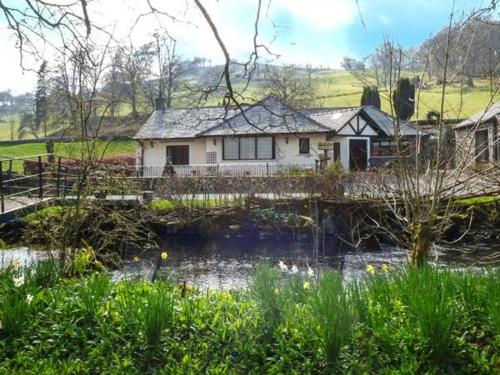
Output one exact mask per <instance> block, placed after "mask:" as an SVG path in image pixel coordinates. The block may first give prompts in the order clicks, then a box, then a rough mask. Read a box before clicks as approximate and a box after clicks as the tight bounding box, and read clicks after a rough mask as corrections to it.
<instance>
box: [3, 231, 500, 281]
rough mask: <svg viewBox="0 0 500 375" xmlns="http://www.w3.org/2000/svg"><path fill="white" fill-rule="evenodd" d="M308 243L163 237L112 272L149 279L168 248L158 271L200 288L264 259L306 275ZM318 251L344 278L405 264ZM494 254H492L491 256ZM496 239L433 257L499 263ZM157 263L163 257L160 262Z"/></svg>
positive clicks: (8, 257)
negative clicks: (156, 245)
mask: <svg viewBox="0 0 500 375" xmlns="http://www.w3.org/2000/svg"><path fill="white" fill-rule="evenodd" d="M312 248H313V247H312V243H311V241H310V240H308V239H303V240H302V241H284V240H279V241H278V240H259V239H257V238H256V239H249V238H244V239H243V238H240V239H238V238H222V239H214V240H206V239H205V240H197V239H193V238H184V239H182V238H181V239H165V240H164V241H163V243H162V246H161V249H160V250H150V251H146V252H144V253H143V254H140V256H139V261H138V262H137V261H135V260H134V259H133V257H132V256H131V257H130V259H128V260H127V262H126V264H125V266H124V268H123V269H121V270H118V271H115V272H114V273H113V275H114V279H115V280H119V279H123V278H146V279H150V278H151V275H152V273H153V271H154V270H155V268H156V265H157V264H158V263H159V254H160V252H161V251H166V252H167V253H168V259H167V260H166V262H163V263H162V264H164V266H162V267H161V270H162V272H164V273H166V274H168V275H169V276H170V277H171V278H172V279H173V280H174V281H175V282H176V283H182V282H184V281H185V282H186V283H187V284H189V285H194V286H197V287H199V288H201V289H207V288H210V289H239V288H244V287H246V286H248V284H249V282H250V280H251V275H252V272H253V270H254V268H255V266H256V265H257V264H259V263H262V262H267V263H269V264H271V265H277V264H278V263H279V262H280V261H282V262H284V263H285V264H286V265H287V266H288V268H289V269H290V268H291V267H292V266H293V265H295V266H296V267H297V268H298V270H299V272H300V273H303V274H305V273H306V272H307V269H308V267H309V266H314V264H313V263H314V261H313V254H312ZM325 249H326V250H325V251H324V252H323V251H321V254H320V260H319V267H320V269H322V270H325V269H337V270H341V271H342V273H343V275H344V277H345V278H346V279H352V278H358V277H365V276H366V275H367V273H366V266H367V265H368V264H371V265H373V266H374V267H375V268H376V269H377V271H378V272H382V265H388V266H389V267H390V268H392V269H394V268H398V267H400V266H402V265H404V264H406V262H407V259H406V252H405V251H403V250H401V249H399V248H396V247H392V246H387V245H382V247H381V249H380V250H378V251H375V250H370V249H364V250H363V251H360V250H358V251H356V250H353V249H348V250H346V249H344V250H342V251H338V243H332V242H326V243H325ZM492 254H496V257H492ZM499 254H500V243H496V244H485V243H481V244H471V245H464V244H459V245H454V246H448V247H435V248H433V250H432V254H431V262H432V263H434V264H438V265H441V266H447V267H453V268H461V267H466V266H468V267H471V266H472V267H483V266H485V265H488V266H489V265H493V266H499V265H500V255H499ZM41 256H43V254H41V253H39V252H36V251H30V250H29V249H27V248H18V249H10V250H2V251H0V266H1V265H2V264H3V265H5V264H8V262H10V261H13V260H16V259H17V260H19V261H20V262H21V263H22V264H27V263H29V262H30V261H33V260H36V259H39V258H40V257H41ZM160 263H161V262H160Z"/></svg>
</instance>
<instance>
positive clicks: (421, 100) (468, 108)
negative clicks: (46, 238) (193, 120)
mask: <svg viewBox="0 0 500 375" xmlns="http://www.w3.org/2000/svg"><path fill="white" fill-rule="evenodd" d="M300 74H301V78H304V77H305V73H303V72H302V73H300ZM408 75H410V74H408ZM311 77H312V80H313V87H314V100H313V106H315V107H349V106H358V105H359V104H360V100H361V93H362V90H363V85H364V83H363V82H361V81H360V80H359V79H358V78H356V77H354V76H353V75H352V74H350V73H349V72H346V71H344V70H322V71H316V72H314V73H313V74H312V76H311ZM363 79H366V80H367V81H369V82H371V83H375V82H374V81H373V79H372V78H370V77H368V76H366V77H363ZM263 84H264V81H262V80H256V81H254V82H252V83H251V85H250V86H249V87H248V88H246V90H245V91H244V92H242V91H243V90H244V88H245V86H246V81H239V82H238V81H237V80H235V82H234V84H233V88H234V90H235V92H237V93H242V97H243V99H242V101H244V102H246V103H251V102H254V101H256V100H259V99H260V98H262V97H263V95H265V89H264V87H263ZM474 84H475V87H474V88H467V87H464V86H462V85H460V84H459V83H451V84H449V86H448V88H447V90H446V96H445V101H444V113H445V115H444V117H445V118H449V119H456V118H464V117H467V116H470V115H472V114H474V113H476V112H479V111H481V110H483V109H484V108H485V107H486V106H487V105H488V104H489V103H490V102H495V101H498V100H500V93H498V92H497V93H496V95H494V97H493V98H492V95H491V92H490V82H489V81H488V80H484V79H476V80H475V81H474ZM379 90H380V93H381V101H382V109H383V110H384V111H386V112H388V113H391V108H390V102H389V98H388V92H387V90H384V89H382V88H379ZM222 95H223V93H217V94H214V95H212V96H210V97H209V98H208V99H207V101H206V102H203V103H204V104H205V105H217V104H220V103H221V102H222ZM198 99H199V97H198V94H193V95H190V96H189V97H188V98H187V99H186V98H184V99H183V100H178V99H174V102H173V104H174V106H188V105H189V103H190V102H191V101H195V102H198ZM139 102H141V103H142V102H145V100H139ZM417 107H418V113H416V114H415V116H414V119H415V118H419V119H425V117H426V114H427V112H429V111H431V110H437V111H440V109H441V87H440V86H438V85H430V84H428V88H426V89H422V90H421V92H420V95H419V97H418V105H417ZM138 109H139V111H143V112H144V113H143V114H146V112H147V111H148V109H147V108H146V107H144V106H143V105H142V104H141V105H139V108H138ZM117 110H118V114H117V115H118V116H127V115H129V114H130V112H131V106H130V105H129V104H128V103H122V104H121V105H120V106H119V108H118V109H117ZM108 114H109V113H108ZM14 116H15V125H14V131H11V127H10V119H11V117H12V116H4V117H3V118H1V119H0V120H2V121H0V140H9V139H11V135H12V134H13V135H14V138H15V139H17V129H18V127H19V116H17V115H14ZM136 125H137V127H138V126H139V125H140V124H136ZM28 138H29V136H28ZM31 138H32V136H31Z"/></svg>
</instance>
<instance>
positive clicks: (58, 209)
mask: <svg viewBox="0 0 500 375" xmlns="http://www.w3.org/2000/svg"><path fill="white" fill-rule="evenodd" d="M68 208H69V207H63V206H51V207H45V208H43V209H41V210H38V211H35V212H32V213H30V214H28V215H26V216H25V217H24V218H23V221H24V222H25V223H26V224H33V223H36V222H39V221H41V220H47V219H59V218H61V216H62V214H63V212H64V211H65V210H68Z"/></svg>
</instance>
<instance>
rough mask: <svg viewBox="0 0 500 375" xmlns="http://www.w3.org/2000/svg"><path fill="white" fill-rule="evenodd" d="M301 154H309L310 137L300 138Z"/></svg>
mask: <svg viewBox="0 0 500 375" xmlns="http://www.w3.org/2000/svg"><path fill="white" fill-rule="evenodd" d="M299 154H309V138H299Z"/></svg>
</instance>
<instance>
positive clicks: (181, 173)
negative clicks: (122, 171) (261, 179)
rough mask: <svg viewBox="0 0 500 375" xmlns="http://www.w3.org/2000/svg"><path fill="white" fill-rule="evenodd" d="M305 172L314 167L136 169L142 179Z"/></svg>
mask: <svg viewBox="0 0 500 375" xmlns="http://www.w3.org/2000/svg"><path fill="white" fill-rule="evenodd" d="M305 171H309V172H314V171H315V166H314V165H311V164H281V163H276V162H269V163H219V164H192V165H169V166H151V167H142V169H141V168H138V174H139V175H142V177H170V176H176V177H196V176H206V177H210V176H228V177H229V176H273V175H278V174H294V173H297V172H305ZM141 172H142V173H141Z"/></svg>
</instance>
